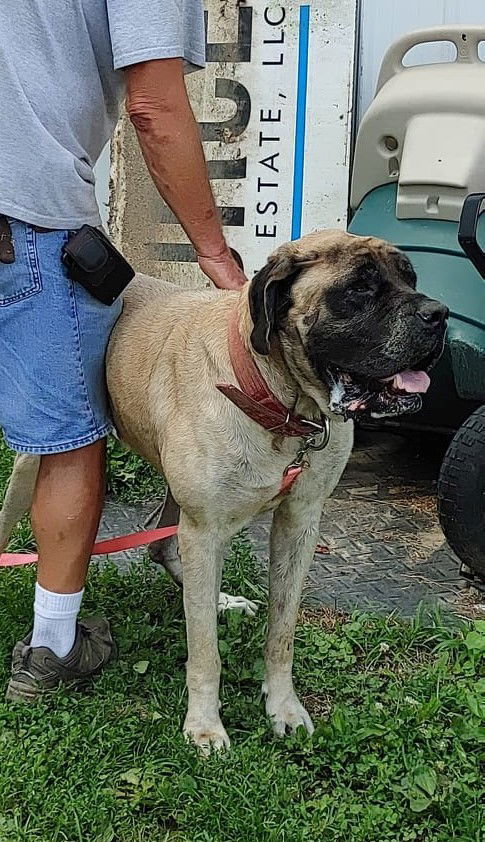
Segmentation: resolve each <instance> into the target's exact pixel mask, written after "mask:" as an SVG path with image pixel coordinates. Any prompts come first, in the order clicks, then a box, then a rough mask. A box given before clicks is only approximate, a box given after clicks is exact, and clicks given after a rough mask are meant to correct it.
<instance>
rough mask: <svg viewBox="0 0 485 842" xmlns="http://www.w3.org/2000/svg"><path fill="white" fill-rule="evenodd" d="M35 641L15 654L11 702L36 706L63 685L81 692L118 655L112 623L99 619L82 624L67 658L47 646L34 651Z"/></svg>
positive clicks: (21, 643)
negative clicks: (59, 655) (36, 702)
mask: <svg viewBox="0 0 485 842" xmlns="http://www.w3.org/2000/svg"><path fill="white" fill-rule="evenodd" d="M31 638H32V635H31V634H30V635H29V636H28V637H26V638H25V640H19V642H18V643H17V644H16V645H15V648H14V650H13V655H12V677H11V679H10V681H9V684H8V687H7V692H6V699H7V701H10V702H33V701H34V700H35V699H37V698H38V697H39V696H41V695H42V694H43V693H45V692H46V691H49V690H54V689H55V688H56V687H58V686H59V684H61V683H62V682H64V683H65V684H70V685H71V686H74V687H76V688H80V687H82V686H83V685H84V684H85V683H87V682H88V681H89V679H90V678H92V677H93V676H94V675H96V674H97V673H99V672H101V670H102V669H103V667H105V666H106V664H107V663H108V662H109V661H110V660H111V659H112V658H113V657H114V655H115V644H114V642H113V638H112V637H111V632H110V628H109V623H108V621H107V620H104V619H102V618H99V617H91V618H90V619H88V620H80V621H79V622H78V624H77V631H76V639H75V641H74V646H73V647H72V649H71V651H70V652H69V653H68V654H67V655H66V656H65V657H64V658H58V656H57V655H55V654H54V652H52V650H51V649H47V647H44V646H39V647H35V648H32V647H31V646H30V641H31Z"/></svg>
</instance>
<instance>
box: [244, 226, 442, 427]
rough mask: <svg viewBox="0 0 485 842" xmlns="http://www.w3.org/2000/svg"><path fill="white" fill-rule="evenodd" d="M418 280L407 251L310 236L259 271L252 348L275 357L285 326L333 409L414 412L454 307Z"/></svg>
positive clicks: (252, 300)
mask: <svg viewBox="0 0 485 842" xmlns="http://www.w3.org/2000/svg"><path fill="white" fill-rule="evenodd" d="M319 236H321V241H319ZM307 241H308V244H309V245H311V248H308V249H307V248H305V245H306V242H307ZM318 246H320V247H318ZM415 287H416V274H415V272H414V269H413V267H412V265H411V263H410V261H409V260H408V258H407V257H406V256H405V255H404V254H403V253H402V252H400V251H399V250H398V249H396V248H394V247H393V246H391V245H389V244H387V243H384V242H383V241H381V240H376V239H374V238H367V237H366V238H363V237H353V236H351V235H348V234H345V233H343V232H338V233H337V232H334V234H333V236H332V235H330V236H328V237H326V236H325V235H317V234H315V235H310V237H308V238H303V239H302V240H300V241H299V242H297V243H295V244H290V245H288V246H283V247H282V248H281V249H279V250H278V251H277V252H276V253H275V254H274V255H272V257H271V258H270V260H269V262H268V264H267V265H266V266H265V267H264V268H263V269H262V270H261V271H260V272H258V274H257V275H256V276H255V277H254V278H253V281H252V282H251V287H250V291H249V305H250V312H251V317H252V320H253V325H254V327H253V331H252V334H251V342H252V345H253V348H254V350H255V351H256V352H257V353H258V354H264V355H266V354H269V353H270V349H271V341H272V337H273V336H274V335H276V334H277V333H278V332H280V331H282V332H283V333H285V334H286V335H287V336H288V337H289V338H290V339H292V340H293V343H295V344H299V346H300V347H301V346H303V349H304V353H305V356H306V359H307V361H308V363H309V364H310V366H311V368H312V370H313V372H314V373H315V374H316V375H317V377H318V379H319V380H320V381H321V382H322V383H323V384H325V386H326V387H327V388H328V390H329V393H330V408H331V410H332V411H333V412H336V413H338V414H341V415H344V416H345V417H351V416H355V415H362V414H369V415H372V416H373V417H376V416H382V415H398V414H402V413H404V412H416V411H418V410H419V409H420V408H421V393H422V392H425V391H426V389H427V386H428V385H429V378H428V377H427V373H428V371H430V369H431V368H432V367H433V365H434V364H435V363H436V361H437V360H438V358H439V356H440V355H441V352H442V349H443V342H444V336H445V330H446V319H447V315H448V311H447V308H446V307H444V306H443V305H442V304H440V303H439V302H437V301H433V300H431V299H429V298H427V297H426V296H424V295H422V294H420V293H418V292H416V289H415Z"/></svg>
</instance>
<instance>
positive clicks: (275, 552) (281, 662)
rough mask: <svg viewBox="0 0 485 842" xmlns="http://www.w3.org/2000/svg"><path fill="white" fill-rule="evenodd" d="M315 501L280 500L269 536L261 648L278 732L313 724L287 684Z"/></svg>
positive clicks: (312, 540) (314, 530)
mask: <svg viewBox="0 0 485 842" xmlns="http://www.w3.org/2000/svg"><path fill="white" fill-rule="evenodd" d="M320 516H321V506H316V505H315V504H314V503H313V504H310V505H308V504H306V505H304V504H302V502H301V501H298V500H292V499H291V497H289V498H287V499H286V500H284V501H283V503H282V504H281V505H280V507H279V508H278V509H277V511H276V512H275V515H274V519H273V526H272V529H271V540H270V569H269V614H268V635H267V638H266V647H265V680H264V682H263V693H264V694H265V695H266V712H267V714H268V716H269V717H270V718H271V721H272V725H273V729H274V731H275V733H276V734H277V735H278V736H283V735H284V734H285V733H287V732H289V731H295V730H296V728H298V726H299V725H303V726H304V727H305V728H306V730H307V731H308V733H310V734H311V733H312V732H313V730H314V729H313V724H312V721H311V719H310V716H309V715H308V713H307V711H306V710H305V708H304V707H303V705H302V704H301V703H300V701H299V699H298V697H297V695H296V693H295V690H294V688H293V677H292V669H293V642H294V636H295V626H296V619H297V615H298V609H299V606H300V599H301V592H302V589H303V584H304V581H305V577H306V575H307V572H308V568H309V566H310V563H311V560H312V558H313V554H314V552H315V545H316V543H317V536H318V526H319V521H320Z"/></svg>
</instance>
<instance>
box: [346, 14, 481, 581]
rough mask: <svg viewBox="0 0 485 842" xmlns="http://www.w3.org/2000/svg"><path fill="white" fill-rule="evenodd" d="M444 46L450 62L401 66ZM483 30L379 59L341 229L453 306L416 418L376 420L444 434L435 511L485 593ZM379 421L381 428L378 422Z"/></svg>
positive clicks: (417, 36) (430, 37)
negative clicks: (398, 253) (381, 249)
mask: <svg viewBox="0 0 485 842" xmlns="http://www.w3.org/2000/svg"><path fill="white" fill-rule="evenodd" d="M443 41H446V42H451V44H452V45H454V48H455V49H456V56H455V60H454V61H450V62H443V63H439V64H428V65H419V66H406V65H405V64H404V63H403V62H404V59H405V56H406V54H407V53H408V52H409V50H410V49H411V48H412V47H415V46H417V45H418V44H423V43H429V42H443ZM482 41H485V27H483V26H471V27H461V26H459V25H456V26H455V25H454V26H440V27H435V28H432V29H425V30H420V31H418V32H413V33H411V34H409V35H407V36H405V37H403V38H401V39H399V40H398V41H397V42H395V43H394V44H393V45H392V46H391V47H390V49H389V50H388V52H387V54H386V56H385V57H384V60H383V63H382V67H381V71H380V76H379V81H378V84H377V93H376V96H375V99H374V101H373V102H372V104H371V106H370V108H369V110H368V111H367V113H366V115H365V116H364V118H363V120H362V123H361V125H360V129H359V132H358V136H357V141H356V149H355V159H354V166H353V174H352V189H351V200H350V203H351V209H352V217H351V222H350V225H349V231H350V232H351V233H354V234H361V235H373V236H377V237H382V238H383V239H386V240H389V241H390V242H392V243H394V244H395V245H397V246H399V247H400V248H401V249H402V250H403V251H404V252H406V254H407V255H408V257H409V259H410V260H411V262H412V264H413V266H414V268H415V270H416V274H417V277H418V288H419V289H420V290H421V291H422V292H423V293H425V294H426V295H429V296H430V297H431V298H434V299H438V300H440V301H442V302H443V303H444V304H446V305H447V306H448V307H449V309H450V320H449V328H448V334H447V342H446V348H445V352H444V354H443V356H442V358H441V360H440V362H439V363H438V365H437V366H436V368H435V369H434V371H433V373H432V385H431V387H430V389H429V392H428V394H427V396H426V398H425V401H424V403H423V407H422V409H421V410H420V411H419V412H418V413H417V414H415V415H406V416H401V417H399V418H398V419H397V420H396V419H392V420H391V419H389V421H388V422H384V423H386V424H388V425H393V426H396V425H397V426H398V427H399V429H401V430H405V429H409V430H410V429H415V430H422V431H434V432H443V433H447V434H451V435H453V439H452V441H451V444H450V446H449V448H448V451H447V453H446V456H445V458H444V461H443V464H442V467H441V472H440V477H439V483H438V507H439V515H440V520H441V525H442V527H443V531H444V533H445V535H446V538H447V540H448V542H449V544H450V546H451V547H452V548H453V550H454V551H455V552H456V554H457V555H458V557H459V558H460V559H461V561H462V572H463V574H464V575H465V576H466V577H467V578H469V579H471V580H472V581H473V582H474V584H475V585H476V586H477V587H481V588H482V589H483V588H485V280H484V278H485V252H484V251H483V250H482V247H481V245H480V244H482V245H483V246H484V247H485V216H482V215H481V209H482V205H483V206H485V63H484V62H482V61H481V60H480V55H479V47H480V43H481V42H482ZM379 423H383V422H379Z"/></svg>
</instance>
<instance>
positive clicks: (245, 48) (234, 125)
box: [148, 6, 273, 263]
mask: <svg viewBox="0 0 485 842" xmlns="http://www.w3.org/2000/svg"><path fill="white" fill-rule="evenodd" d="M268 23H269V21H268ZM270 25H271V26H272V25H273V24H270ZM207 32H208V13H207V12H205V33H206V42H207ZM252 33H253V10H252V8H248V7H243V6H239V7H238V18H237V40H236V41H233V42H231V43H222V42H221V43H207V44H206V60H207V62H208V63H218V64H222V65H223V64H229V63H230V64H240V63H244V62H249V61H251V46H252ZM215 96H216V98H217V99H228V100H231V102H233V103H234V104H235V106H236V113H235V114H234V116H233V117H231V118H230V119H229V120H221V121H219V122H212V121H205V122H201V123H200V124H199V125H200V133H201V137H202V141H204V142H208V141H216V142H223V143H231V142H233V141H234V140H236V139H237V138H238V137H240V136H241V135H242V134H243V132H244V131H245V130H246V128H247V126H248V123H249V119H250V116H251V97H250V95H249V92H248V90H247V89H246V88H245V87H244V85H241V84H240V82H236V81H235V80H234V79H225V78H220V77H217V78H216V82H215ZM207 165H208V170H209V178H210V179H211V180H216V179H242V178H246V172H247V161H246V158H230V159H229V160H226V161H221V160H217V161H213V160H210V161H208V162H207ZM218 210H219V213H220V216H221V221H222V224H223V225H228V226H244V217H245V210H244V208H243V207H236V206H230V207H219V208H218ZM159 221H160V222H161V223H164V224H169V225H178V222H177V219H176V217H175V216H174V214H173V213H172V211H171V210H170V209H169V208H168V207H167V206H166V205H163V207H162V210H161V214H160V218H159ZM148 249H149V253H150V256H151V257H152V259H155V260H160V261H164V262H174V263H193V262H195V261H196V260H197V255H196V253H195V250H194V248H193V247H192V246H191V245H190V244H187V243H150V244H148Z"/></svg>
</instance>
